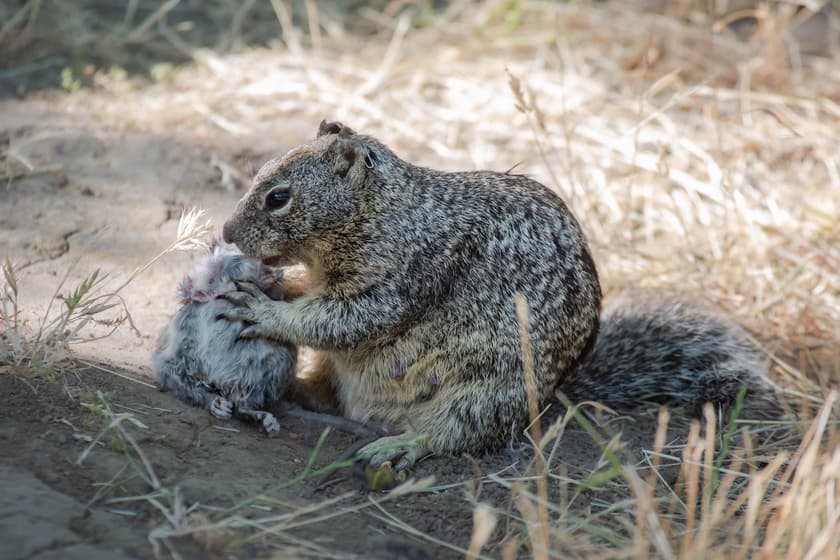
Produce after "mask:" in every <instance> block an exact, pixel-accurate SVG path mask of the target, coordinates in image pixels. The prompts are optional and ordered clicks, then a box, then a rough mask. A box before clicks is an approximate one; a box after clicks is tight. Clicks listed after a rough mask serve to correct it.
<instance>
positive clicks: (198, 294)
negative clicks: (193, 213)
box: [178, 241, 266, 304]
mask: <svg viewBox="0 0 840 560" xmlns="http://www.w3.org/2000/svg"><path fill="white" fill-rule="evenodd" d="M264 268H265V267H263V265H262V263H260V262H259V261H256V260H254V259H249V258H248V257H246V256H245V255H243V254H242V253H241V252H240V251H239V250H238V249H237V248H236V247H234V246H233V245H229V244H227V243H222V242H219V241H215V242H214V243H213V244H212V245H211V247H210V254H209V255H207V256H205V257H203V258H202V259H201V260H199V261H198V263H196V265H195V267H194V268H193V270H192V271H191V272H190V273H189V274H188V275H187V276H186V277H185V278H184V279H183V280H182V281H181V284H180V285H179V286H178V299H179V300H180V301H181V303H182V304H187V303H206V302H208V301H210V300H213V299H216V298H217V297H218V296H220V295H222V294H227V293H230V292H235V291H236V284H235V282H237V281H243V280H247V281H253V282H258V281H259V280H260V279H262V278H264V277H265V276H266V271H265V270H264Z"/></svg>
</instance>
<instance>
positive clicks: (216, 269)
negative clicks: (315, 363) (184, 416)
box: [152, 243, 297, 433]
mask: <svg viewBox="0 0 840 560" xmlns="http://www.w3.org/2000/svg"><path fill="white" fill-rule="evenodd" d="M281 278H282V271H281V270H280V269H276V268H271V267H267V266H265V265H263V264H262V263H261V262H260V261H258V260H255V259H250V258H247V257H245V256H244V255H242V253H241V252H239V251H238V250H237V249H236V248H235V247H233V246H232V245H227V244H224V243H216V244H215V245H214V246H213V247H212V249H211V253H210V254H209V255H207V256H206V257H204V258H202V259H201V260H200V261H199V262H198V263H197V264H196V266H195V268H194V269H193V270H192V271H191V272H190V273H189V274H188V275H187V276H186V277H185V278H184V280H183V281H182V282H181V285H180V286H179V288H178V299H179V300H180V302H181V304H182V307H181V309H179V310H178V312H177V313H176V314H175V316H174V317H172V319H171V320H170V321H169V324H168V325H167V326H166V328H165V329H164V330H163V332H162V333H161V335H160V338H159V339H158V343H157V348H156V350H155V352H154V355H153V356H152V367H153V368H154V371H155V374H156V375H157V378H158V381H159V382H160V384H161V386H162V388H163V389H164V390H166V391H172V392H173V393H174V394H175V395H177V396H178V397H179V398H180V399H182V400H184V401H186V402H188V403H190V404H192V405H195V406H199V407H201V408H206V409H208V410H209V411H210V412H211V414H213V416H215V417H217V418H230V417H231V415H236V416H238V417H242V418H246V419H253V420H256V421H258V422H260V423H261V424H262V426H263V428H265V430H266V432H268V433H274V432H277V431H279V429H280V424H279V423H278V422H277V419H276V418H275V417H274V415H273V414H271V413H269V412H266V411H264V410H263V407H264V406H265V405H266V404H267V403H269V402H271V401H276V400H277V399H279V398H280V397H281V396H282V395H283V393H284V391H285V390H286V388H287V387H288V386H289V384H290V382H291V381H292V378H293V376H294V365H295V360H296V357H297V349H296V348H295V347H294V346H292V345H289V344H283V343H280V342H276V341H270V340H266V339H263V338H251V339H241V338H239V335H240V333H241V332H242V330H243V328H245V325H244V324H243V323H242V322H239V321H229V320H227V319H224V318H222V317H221V315H222V313H223V312H224V311H226V310H228V309H229V308H230V306H231V304H230V303H229V302H228V301H226V300H225V299H224V297H225V295H226V294H228V293H231V292H235V291H236V290H237V288H236V283H237V282H242V281H247V282H253V283H255V284H257V285H258V286H260V288H261V289H263V290H264V291H265V292H266V293H267V294H269V295H270V296H271V297H274V298H277V299H279V298H280V297H281V296H282V293H281V291H282V290H281V286H280V280H281Z"/></svg>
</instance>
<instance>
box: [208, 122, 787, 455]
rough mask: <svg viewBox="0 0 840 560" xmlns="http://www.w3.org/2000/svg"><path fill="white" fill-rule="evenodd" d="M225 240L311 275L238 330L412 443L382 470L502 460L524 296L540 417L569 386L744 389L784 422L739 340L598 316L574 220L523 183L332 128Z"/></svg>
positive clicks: (665, 391) (615, 400)
mask: <svg viewBox="0 0 840 560" xmlns="http://www.w3.org/2000/svg"><path fill="white" fill-rule="evenodd" d="M224 238H225V240H226V241H228V242H232V243H235V244H236V245H238V246H239V248H240V249H242V251H243V252H244V253H245V254H247V255H249V256H252V257H255V258H261V259H266V258H281V259H285V260H287V261H302V262H303V263H305V264H306V265H308V267H309V269H310V271H311V276H312V277H311V280H312V288H311V290H310V291H309V292H308V293H307V294H306V295H304V296H303V297H301V298H299V299H297V300H295V301H292V302H280V301H273V300H271V299H270V298H268V297H266V296H265V295H264V294H262V292H261V291H260V290H259V289H258V287H254V286H248V285H243V290H242V291H240V292H238V293H237V294H232V295H231V301H235V302H237V303H239V304H240V305H239V307H237V308H234V309H232V310H231V311H229V312H226V316H228V317H229V318H230V319H234V320H245V321H247V322H249V323H252V325H251V326H250V327H248V328H247V329H246V330H245V331H244V332H243V335H245V336H258V337H266V336H267V337H273V338H275V339H278V340H284V341H288V342H290V343H292V344H296V345H305V346H311V347H314V348H316V349H320V350H322V351H323V352H324V353H325V355H326V356H327V357H328V358H329V360H327V361H326V362H325V364H326V366H327V367H325V369H324V371H323V375H324V376H327V377H329V378H330V379H331V380H332V383H333V384H334V386H335V388H336V393H337V396H338V400H339V402H340V404H341V406H342V407H343V410H344V413H345V414H346V415H348V416H349V417H350V418H353V419H355V420H359V421H363V422H367V421H371V420H373V419H378V420H383V421H385V422H387V423H389V424H390V425H391V426H392V427H393V429H395V430H396V431H397V432H398V435H395V436H390V437H385V438H382V439H380V440H378V441H376V442H374V443H372V444H370V445H368V446H367V447H365V448H364V449H362V451H361V453H362V454H363V455H366V456H368V457H370V460H371V462H372V463H374V464H377V463H381V462H383V461H385V460H391V459H397V458H400V457H401V459H400V461H399V463H397V467H398V468H399V467H404V466H407V465H410V464H412V463H413V462H414V461H415V460H416V459H417V458H418V457H419V456H421V455H423V454H425V453H427V452H436V453H460V452H470V453H475V452H478V451H481V450H484V449H491V448H499V447H501V446H502V445H504V444H505V442H507V441H508V439H509V438H510V437H511V435H512V434H513V433H514V432H515V431H519V430H521V429H522V428H523V427H524V426H525V425H527V423H528V412H527V406H526V390H525V383H524V378H523V366H522V358H521V349H520V335H519V330H518V327H517V319H516V312H515V304H514V295H515V294H516V293H521V294H523V295H524V296H525V298H526V299H527V303H528V305H529V308H530V323H529V330H530V339H531V343H532V347H533V357H534V366H535V378H536V380H535V381H536V390H537V396H538V398H539V402H540V404H541V405H546V404H548V403H549V402H550V401H552V400H553V399H554V398H555V391H556V390H557V389H558V388H559V389H560V390H562V391H563V392H565V393H566V394H568V395H570V396H572V397H573V398H575V399H577V400H581V399H594V400H602V401H604V402H605V403H606V404H611V405H616V406H618V405H627V404H631V403H632V404H635V403H637V402H638V401H639V400H644V399H652V400H659V401H664V402H668V403H677V404H685V405H688V406H689V407H691V408H697V407H699V406H700V405H701V404H702V402H703V401H706V400H709V401H711V402H713V403H715V404H718V405H721V406H723V407H726V406H727V405H729V404H731V403H732V401H733V400H734V399H735V397H736V395H737V393H738V388H739V387H740V386H742V385H744V386H746V387H747V388H748V390H749V393H750V394H749V395H748V397H747V398H748V402H750V403H752V404H755V406H754V407H748V408H752V409H758V410H759V411H762V410H767V411H776V410H777V409H776V408H775V400H774V398H773V397H772V396H771V392H772V391H771V389H770V386H769V384H768V383H767V382H766V380H765V378H764V372H765V369H766V362H765V361H764V360H763V359H762V358H761V355H760V353H759V352H758V350H756V349H755V348H754V347H753V346H752V345H751V344H750V343H749V341H748V339H747V338H746V336H745V335H744V334H743V332H742V331H741V330H740V329H739V328H738V327H735V326H730V325H728V324H727V323H726V322H725V321H720V320H718V319H716V318H715V317H714V316H712V315H709V314H706V313H702V312H697V311H694V310H690V309H687V308H685V307H681V306H671V307H669V306H666V305H658V306H652V307H648V308H645V309H643V310H634V309H630V310H625V311H622V310H619V311H616V312H615V313H614V314H610V315H606V316H605V317H604V318H603V319H602V318H601V317H600V309H601V288H600V284H599V281H598V275H597V273H596V270H595V263H594V262H593V259H592V256H591V254H590V250H589V246H588V244H587V242H586V239H585V237H584V234H583V232H582V231H581V228H580V226H579V225H578V222H577V221H576V220H575V218H574V216H573V215H572V213H571V212H570V211H569V209H568V208H567V207H566V205H565V203H564V202H563V201H562V200H560V198H558V197H557V195H556V194H554V193H553V192H551V191H550V190H549V189H547V188H546V187H544V186H543V185H541V184H539V183H537V182H536V181H534V180H532V179H530V178H528V177H525V176H522V175H513V174H508V173H495V172H490V171H473V172H461V173H448V172H442V171H436V170H434V169H428V168H423V167H418V166H415V165H412V164H410V163H408V162H406V161H404V160H402V159H400V158H399V157H398V156H397V155H396V154H395V153H394V152H392V151H391V150H390V149H389V148H388V147H386V146H385V145H383V144H382V143H381V142H379V141H377V140H376V139H375V138H372V137H370V136H364V135H359V134H356V133H355V132H353V131H352V130H351V129H349V128H348V127H346V126H343V125H342V124H340V123H326V122H324V123H322V124H321V127H320V129H319V132H318V136H317V138H316V139H315V140H314V141H313V142H310V143H308V144H304V145H302V146H299V147H297V148H295V149H293V150H292V151H290V152H289V153H287V154H286V155H285V156H283V157H282V158H280V159H277V160H273V161H270V162H268V163H267V164H265V165H264V166H263V168H262V169H261V170H260V171H259V173H258V174H257V176H256V177H255V179H254V183H253V186H252V187H251V190H250V191H249V192H248V193H247V194H246V195H245V196H244V197H243V198H242V200H240V201H239V203H238V204H237V207H236V210H235V211H234V214H233V216H231V218H230V219H229V220H228V222H227V223H226V224H225V226H224ZM599 326H600V328H601V333H600V335H599ZM771 413H772V412H771ZM418 436H421V437H418Z"/></svg>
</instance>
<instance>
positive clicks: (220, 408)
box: [210, 397, 233, 420]
mask: <svg viewBox="0 0 840 560" xmlns="http://www.w3.org/2000/svg"><path fill="white" fill-rule="evenodd" d="M210 414H212V415H213V416H215V417H216V418H219V419H220V420H226V419H228V418H230V417H231V415H232V414H233V403H232V402H231V401H229V400H227V399H226V398H224V397H216V398H214V399H213V402H212V403H210Z"/></svg>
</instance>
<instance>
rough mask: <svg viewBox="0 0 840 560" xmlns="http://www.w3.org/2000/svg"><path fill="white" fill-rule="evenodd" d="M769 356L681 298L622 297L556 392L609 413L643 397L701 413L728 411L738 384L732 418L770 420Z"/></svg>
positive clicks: (774, 396)
mask: <svg viewBox="0 0 840 560" xmlns="http://www.w3.org/2000/svg"><path fill="white" fill-rule="evenodd" d="M768 365H769V360H768V358H767V356H766V355H765V354H764V353H763V352H762V351H761V349H759V348H758V347H757V346H756V345H755V344H754V343H753V341H752V340H751V339H750V338H749V337H748V335H747V334H746V332H745V331H744V330H743V329H742V328H741V327H740V326H738V325H736V324H734V323H732V322H730V321H728V320H726V319H723V318H721V317H718V316H716V315H714V314H712V313H709V312H706V311H703V310H701V309H699V308H695V307H691V306H689V305H686V304H681V303H651V302H645V303H638V302H632V303H631V302H624V303H621V304H619V305H617V306H615V307H614V308H612V309H608V310H605V312H604V313H603V314H602V316H601V327H600V332H599V334H598V338H597V340H596V342H595V345H594V347H593V349H592V350H591V351H590V352H589V354H588V355H587V356H586V357H585V358H584V359H583V360H582V362H581V364H580V365H579V367H578V368H577V369H576V371H575V373H574V374H572V375H571V376H570V377H569V378H568V380H567V381H566V382H564V383H563V384H562V386H561V387H560V390H561V391H562V392H563V393H564V394H565V395H566V396H567V397H568V398H569V399H571V400H572V402H580V401H585V400H592V401H598V402H600V403H602V404H605V405H607V406H609V407H611V408H614V409H616V410H621V409H627V408H630V407H634V406H638V405H639V404H642V403H645V402H649V403H657V404H666V405H670V406H679V407H684V408H686V409H688V411H689V412H691V413H692V414H695V415H698V416H700V415H702V410H703V406H704V405H705V403H707V402H711V403H712V404H713V405H714V406H715V408H716V409H717V410H718V412H724V413H726V414H728V411H729V410H731V409H732V407H733V406H734V405H735V403H736V401H737V398H738V395H739V393H740V392H741V390H742V388H744V387H746V389H747V393H746V396H745V398H744V401H743V405H742V408H741V410H740V413H739V417H740V418H750V419H761V418H765V419H766V418H777V417H779V416H781V415H782V413H783V409H782V407H781V405H780V403H779V400H778V388H777V387H776V386H775V385H774V384H773V383H772V382H771V381H770V380H769V379H768V378H767V376H766V373H767V370H768Z"/></svg>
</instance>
